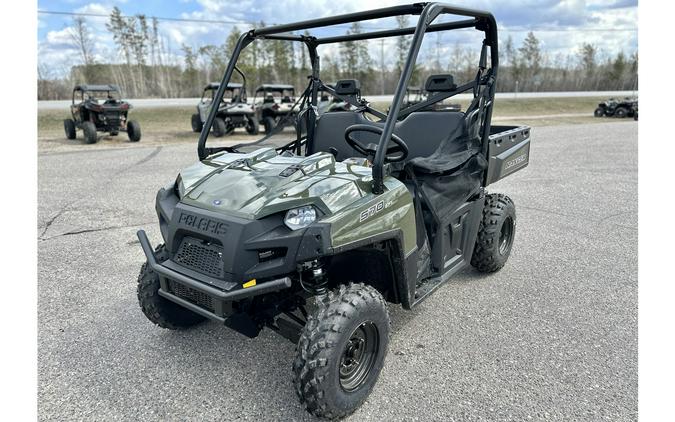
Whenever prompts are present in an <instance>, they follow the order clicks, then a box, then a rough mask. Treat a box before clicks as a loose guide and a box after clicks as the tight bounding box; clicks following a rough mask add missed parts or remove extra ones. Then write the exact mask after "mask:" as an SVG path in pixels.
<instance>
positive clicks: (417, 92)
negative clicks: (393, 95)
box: [403, 87, 462, 111]
mask: <svg viewBox="0 0 675 422" xmlns="http://www.w3.org/2000/svg"><path fill="white" fill-rule="evenodd" d="M429 96H430V92H429V91H427V90H426V88H420V87H410V88H407V89H406V96H405V100H404V101H403V107H404V108H405V107H410V106H413V105H415V104H419V103H421V102H422V101H426V100H428V99H429ZM427 109H428V110H436V111H460V110H461V109H462V106H461V105H460V104H443V103H442V102H437V103H434V104H432V105H430V106H429V107H428V108H427Z"/></svg>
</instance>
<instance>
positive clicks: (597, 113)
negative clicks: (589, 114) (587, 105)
mask: <svg viewBox="0 0 675 422" xmlns="http://www.w3.org/2000/svg"><path fill="white" fill-rule="evenodd" d="M593 115H594V116H595V117H602V116H604V115H605V110H603V109H602V108H600V107H598V108H596V109H595V111H594V112H593Z"/></svg>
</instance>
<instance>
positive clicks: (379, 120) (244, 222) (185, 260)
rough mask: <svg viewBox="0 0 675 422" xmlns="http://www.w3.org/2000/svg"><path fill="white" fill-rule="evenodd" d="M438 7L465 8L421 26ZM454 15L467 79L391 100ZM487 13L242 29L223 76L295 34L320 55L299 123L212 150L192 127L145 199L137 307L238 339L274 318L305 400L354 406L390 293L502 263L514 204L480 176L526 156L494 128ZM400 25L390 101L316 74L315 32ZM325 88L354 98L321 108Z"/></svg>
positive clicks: (157, 318)
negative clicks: (472, 63) (456, 103)
mask: <svg viewBox="0 0 675 422" xmlns="http://www.w3.org/2000/svg"><path fill="white" fill-rule="evenodd" d="M444 14H451V15H461V17H462V19H463V20H451V21H450V22H447V23H433V22H434V20H435V19H436V18H437V17H439V16H440V15H444ZM399 15H401V16H403V15H419V23H418V24H417V26H416V27H411V28H392V29H391V30H388V31H377V32H375V33H351V34H346V35H340V36H334V37H328V38H321V37H318V38H315V37H311V36H305V35H294V34H293V32H295V33H303V31H304V30H307V29H312V28H317V27H323V26H330V25H335V24H338V23H339V24H345V23H350V22H356V21H363V20H370V19H380V18H382V17H383V16H388V17H391V16H399ZM430 25H433V26H430ZM462 28H473V29H476V30H478V31H480V32H482V33H484V39H483V42H482V44H481V46H480V48H479V49H480V56H479V57H480V58H479V60H478V63H477V65H476V73H477V76H476V78H475V79H473V78H472V80H471V81H467V82H466V83H463V84H461V85H457V84H456V83H455V81H454V78H453V76H452V75H449V74H443V75H431V76H430V77H429V79H428V82H427V84H426V86H427V91H429V93H430V95H429V98H427V99H426V100H423V101H421V102H420V103H417V104H415V105H412V106H408V107H402V103H403V100H404V98H403V97H404V96H405V86H406V85H407V81H408V80H409V79H410V76H411V74H412V72H413V69H414V68H415V59H416V57H417V56H418V52H419V49H420V45H421V43H422V41H423V38H424V36H425V35H426V34H427V32H428V31H444V30H451V29H462ZM496 28H497V26H496V22H495V19H494V17H493V16H492V15H491V14H490V13H486V12H481V11H474V10H468V9H464V8H461V9H459V8H458V9H455V8H453V7H452V6H447V5H444V4H438V3H415V4H411V5H403V6H396V7H390V8H385V9H378V10H372V11H367V12H362V13H354V14H349V15H344V16H334V17H328V18H323V19H321V20H313V21H307V22H299V23H296V24H288V25H281V26H272V27H263V28H259V29H253V30H250V31H248V32H244V35H242V37H241V38H240V39H239V41H238V44H237V45H236V46H235V48H234V49H233V51H234V53H233V55H232V57H231V59H230V61H229V62H228V66H227V69H226V71H225V75H224V76H223V81H222V84H227V83H228V82H229V81H230V78H231V77H232V74H233V72H234V69H235V66H236V63H237V60H238V59H239V55H240V53H241V51H242V50H244V49H245V48H246V47H247V46H249V45H250V44H251V43H254V42H259V41H260V40H266V39H270V38H271V39H278V40H284V41H288V42H293V41H299V42H301V44H302V45H303V48H307V49H308V57H315V58H316V60H312V66H313V67H312V74H311V75H310V78H309V83H310V86H309V88H308V89H307V90H305V91H304V94H303V95H302V96H301V97H300V98H299V100H298V103H299V104H305V106H304V107H303V108H301V109H300V110H299V112H298V120H301V121H302V122H304V124H305V125H306V127H307V128H308V129H309V130H307V131H306V135H305V134H303V133H302V132H300V131H298V133H296V137H295V139H292V140H290V142H286V143H283V144H268V145H267V146H265V144H263V143H262V142H263V141H265V142H266V141H268V140H267V139H266V138H268V137H267V136H265V137H263V138H262V139H261V140H260V141H256V142H252V143H247V144H240V145H235V146H210V147H207V141H208V137H209V130H203V131H202V132H201V135H200V138H199V143H198V147H197V153H198V157H199V161H198V162H197V163H196V164H194V165H192V166H190V167H188V168H186V169H185V170H183V171H182V172H181V173H180V174H179V175H178V177H177V179H176V181H175V183H173V184H171V185H169V186H167V187H165V188H162V189H160V190H159V192H158V194H157V196H156V203H155V208H156V210H157V215H158V219H159V229H160V230H159V231H160V233H161V236H162V238H163V242H162V243H161V244H160V245H158V246H157V247H156V248H152V246H151V243H150V240H149V239H148V237H147V235H146V233H145V232H144V231H143V230H140V231H139V232H138V238H139V240H140V244H141V247H142V249H143V252H144V254H145V256H146V259H147V262H146V263H145V264H143V266H142V267H141V272H140V275H139V278H138V300H139V303H140V306H141V309H142V311H143V312H144V314H145V315H146V317H147V318H148V319H149V320H150V321H152V322H153V323H155V324H157V325H159V326H160V327H164V328H168V329H187V328H190V327H193V326H195V325H197V324H199V323H200V322H202V321H204V320H206V319H210V320H214V321H218V322H220V323H222V324H224V325H225V326H227V327H229V328H231V329H233V330H236V331H238V332H239V333H242V334H243V335H245V336H248V337H256V336H257V335H258V334H259V332H260V331H261V330H262V329H263V328H265V327H267V328H269V329H271V330H274V331H275V332H277V333H278V334H280V335H281V336H283V337H285V338H287V339H289V340H291V341H293V342H295V343H296V344H297V347H296V352H295V359H294V360H293V365H292V369H293V374H294V375H293V383H294V386H295V391H296V393H297V395H298V397H299V399H300V401H301V403H303V405H304V406H305V407H306V408H307V410H308V411H309V412H310V413H312V414H313V415H315V416H318V417H323V418H339V417H343V416H346V415H348V414H350V413H351V412H353V411H354V410H355V409H357V408H358V407H359V406H360V405H361V404H362V403H363V402H364V401H365V400H366V398H367V397H368V395H369V394H370V392H371V390H372V389H373V387H374V385H375V383H376V382H377V379H378V376H379V374H380V372H381V370H382V368H383V365H384V360H385V357H386V355H387V349H388V343H389V335H390V324H391V322H390V319H389V313H388V308H389V309H391V308H392V307H393V306H394V305H401V306H402V307H403V309H406V310H410V309H412V308H414V307H416V306H417V305H419V304H420V303H422V301H424V300H425V299H426V298H428V297H429V296H430V295H431V294H432V293H433V292H435V291H436V290H438V289H439V288H440V287H441V286H442V285H443V284H445V283H446V282H448V281H449V280H452V277H453V276H454V275H456V274H457V273H458V272H460V271H462V270H464V269H466V268H467V267H468V266H469V265H472V266H473V267H474V268H475V269H476V270H477V271H479V272H483V273H493V272H495V271H498V270H500V269H501V268H502V267H504V265H505V264H506V262H507V260H508V258H509V255H510V253H511V250H512V248H513V245H514V242H515V235H516V227H517V226H516V209H515V205H514V202H513V201H512V200H511V199H510V198H509V197H507V196H506V195H503V194H499V193H490V192H488V190H487V187H488V186H489V185H490V184H492V183H494V182H496V181H498V180H501V179H503V178H504V177H507V176H509V175H511V174H513V173H515V172H517V171H519V170H521V169H523V168H524V167H526V166H527V165H528V162H529V148H530V129H529V128H528V127H525V126H518V127H517V126H492V125H491V117H492V107H493V104H494V100H495V95H494V93H495V84H496V83H497V68H498V52H497V46H498V39H497V29H496ZM291 31H293V32H291ZM318 33H319V34H321V33H323V31H321V30H319V31H318ZM413 34H414V36H413V37H412V42H411V45H410V49H409V52H408V58H407V60H406V62H405V66H404V67H403V70H402V75H401V78H400V82H399V86H398V87H397V88H396V91H395V92H396V94H395V95H394V99H393V102H392V105H391V108H390V111H389V113H383V112H382V111H380V110H378V109H376V108H374V107H373V106H371V105H370V104H369V103H368V101H367V100H365V99H364V98H361V96H360V84H359V82H358V81H357V80H354V79H351V80H343V81H338V82H337V83H336V85H335V87H334V89H333V88H331V87H328V86H325V85H324V84H323V83H322V82H321V78H320V71H319V59H318V54H317V46H319V45H324V44H329V48H332V49H337V48H338V46H336V45H335V44H336V43H351V42H354V41H360V40H366V39H372V38H377V37H396V36H403V35H413ZM322 86H323V88H324V89H326V90H327V91H328V92H329V93H330V95H333V96H335V97H337V98H339V99H340V100H342V101H345V102H347V103H349V104H350V106H352V107H353V109H350V110H347V111H336V112H329V113H323V114H321V115H318V113H317V112H315V111H316V108H317V104H318V99H319V98H320V97H318V95H317V94H316V93H317V92H319V90H320V88H322ZM463 92H471V93H473V99H472V101H471V103H470V105H469V106H468V108H467V109H466V110H465V111H464V112H452V111H447V112H433V111H428V109H427V108H428V107H430V106H433V105H434V104H436V103H438V102H442V101H443V100H445V99H447V98H451V97H453V96H455V95H457V94H460V93H463ZM220 100H221V99H220V98H218V96H216V98H214V101H215V102H219V101H220ZM216 113H217V111H216V110H215V109H212V110H211V111H210V115H209V121H211V120H212V119H211V118H212V117H213V116H215V114H216ZM491 282H495V283H496V282H498V279H497V278H493V279H492V280H491ZM448 311H449V312H452V310H451V309H449V310H448ZM418 317H420V318H423V317H424V311H423V310H422V311H421V313H420V315H419V316H418ZM422 353H423V352H422ZM420 358H421V359H422V360H424V357H423V356H421V357H420ZM226 370H227V369H224V371H226ZM215 376H217V374H216V375H215ZM402 382H405V377H403V379H402ZM227 388H229V389H235V390H236V389H237V386H236V385H228V386H227Z"/></svg>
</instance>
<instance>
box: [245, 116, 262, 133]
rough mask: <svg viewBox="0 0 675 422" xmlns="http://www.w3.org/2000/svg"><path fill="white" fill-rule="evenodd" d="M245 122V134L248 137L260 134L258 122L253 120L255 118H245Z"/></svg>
mask: <svg viewBox="0 0 675 422" xmlns="http://www.w3.org/2000/svg"><path fill="white" fill-rule="evenodd" d="M246 120H247V121H248V123H247V124H246V133H248V134H249V135H257V134H258V133H260V126H259V125H258V121H257V120H256V119H255V117H247V118H246Z"/></svg>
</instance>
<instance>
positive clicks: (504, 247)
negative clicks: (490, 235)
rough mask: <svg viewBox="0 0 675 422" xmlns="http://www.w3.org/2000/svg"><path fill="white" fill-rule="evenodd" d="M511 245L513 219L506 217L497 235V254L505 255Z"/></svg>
mask: <svg viewBox="0 0 675 422" xmlns="http://www.w3.org/2000/svg"><path fill="white" fill-rule="evenodd" d="M511 243H513V218H511V217H507V218H506V220H504V223H503V224H502V230H501V232H500V233H499V253H500V254H502V255H504V254H505V253H507V252H508V251H509V249H510V248H511Z"/></svg>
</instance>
